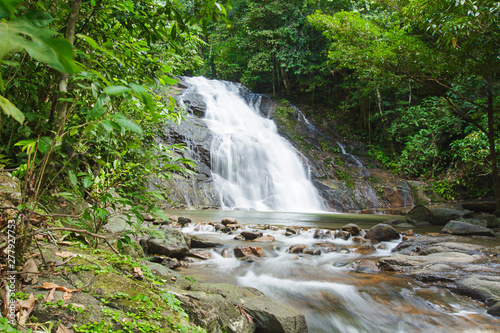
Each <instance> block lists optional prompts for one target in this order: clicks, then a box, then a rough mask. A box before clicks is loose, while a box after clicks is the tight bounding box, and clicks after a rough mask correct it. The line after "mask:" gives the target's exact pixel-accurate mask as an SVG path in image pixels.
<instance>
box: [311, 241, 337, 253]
mask: <svg viewBox="0 0 500 333" xmlns="http://www.w3.org/2000/svg"><path fill="white" fill-rule="evenodd" d="M314 246H315V247H319V248H321V249H322V250H324V251H326V252H335V251H337V250H338V247H337V246H335V245H334V244H332V243H316V244H314Z"/></svg>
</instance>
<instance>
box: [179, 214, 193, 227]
mask: <svg viewBox="0 0 500 333" xmlns="http://www.w3.org/2000/svg"><path fill="white" fill-rule="evenodd" d="M177 223H179V224H180V225H181V226H182V227H184V226H185V225H187V224H189V223H191V219H190V218H188V217H182V216H181V217H179V218H178V219H177Z"/></svg>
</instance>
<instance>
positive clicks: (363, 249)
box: [354, 243, 377, 255]
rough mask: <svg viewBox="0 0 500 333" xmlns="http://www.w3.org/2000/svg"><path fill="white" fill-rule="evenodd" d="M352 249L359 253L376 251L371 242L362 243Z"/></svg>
mask: <svg viewBox="0 0 500 333" xmlns="http://www.w3.org/2000/svg"><path fill="white" fill-rule="evenodd" d="M354 251H356V252H358V253H361V254H365V255H366V254H372V253H374V252H376V251H377V249H376V248H375V246H373V244H372V243H364V244H361V246H359V247H357V248H356V249H355V250H354Z"/></svg>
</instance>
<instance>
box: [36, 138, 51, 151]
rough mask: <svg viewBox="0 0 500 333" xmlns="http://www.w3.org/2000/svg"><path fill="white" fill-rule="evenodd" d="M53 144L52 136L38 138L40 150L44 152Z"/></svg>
mask: <svg viewBox="0 0 500 333" xmlns="http://www.w3.org/2000/svg"><path fill="white" fill-rule="evenodd" d="M51 144H52V139H51V138H50V137H48V136H42V137H41V138H40V140H38V151H39V152H40V153H42V154H47V153H48V152H49V149H50V145H51Z"/></svg>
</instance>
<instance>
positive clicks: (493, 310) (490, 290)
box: [455, 275, 500, 316]
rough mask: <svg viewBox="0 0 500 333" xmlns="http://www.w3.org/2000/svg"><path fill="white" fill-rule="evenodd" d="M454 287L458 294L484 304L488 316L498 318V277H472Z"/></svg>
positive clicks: (499, 278) (499, 300)
mask: <svg viewBox="0 0 500 333" xmlns="http://www.w3.org/2000/svg"><path fill="white" fill-rule="evenodd" d="M455 285H456V288H457V290H458V291H459V292H460V293H462V294H464V295H467V296H470V297H472V298H475V299H477V300H480V301H482V302H485V303H486V306H487V308H488V309H487V310H488V313H489V314H492V315H495V316H500V312H499V303H500V276H498V275H496V276H483V275H473V276H471V277H468V278H465V279H462V280H459V281H456V282H455Z"/></svg>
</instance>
